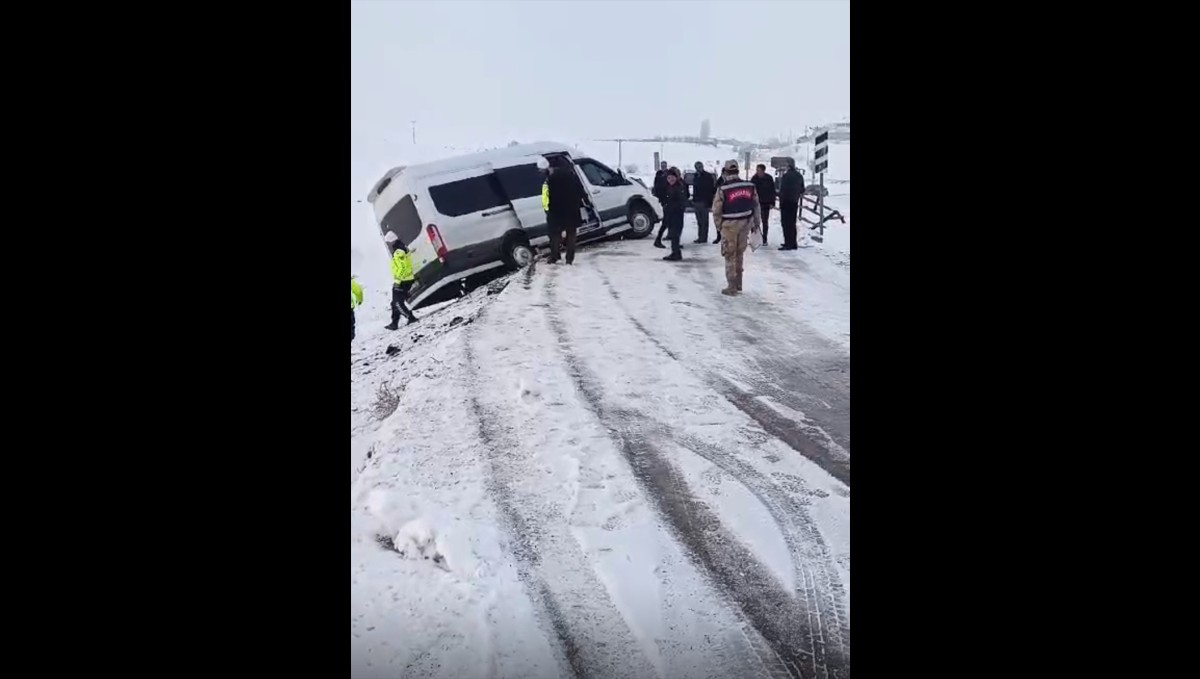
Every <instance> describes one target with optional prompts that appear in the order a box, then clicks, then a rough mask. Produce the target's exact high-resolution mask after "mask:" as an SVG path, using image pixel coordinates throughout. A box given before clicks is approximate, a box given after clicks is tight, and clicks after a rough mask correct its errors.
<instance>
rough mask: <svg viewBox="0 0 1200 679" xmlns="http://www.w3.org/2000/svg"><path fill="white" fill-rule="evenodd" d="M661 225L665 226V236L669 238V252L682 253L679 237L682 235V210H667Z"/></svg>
mask: <svg viewBox="0 0 1200 679" xmlns="http://www.w3.org/2000/svg"><path fill="white" fill-rule="evenodd" d="M663 225H664V226H666V227H667V238H670V239H671V254H672V255H679V254H682V250H683V249H682V248H680V247H679V239H680V238H681V237H683V212H668V213H666V214H665V215H663Z"/></svg>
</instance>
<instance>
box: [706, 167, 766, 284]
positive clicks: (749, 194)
mask: <svg viewBox="0 0 1200 679" xmlns="http://www.w3.org/2000/svg"><path fill="white" fill-rule="evenodd" d="M723 175H724V181H723V182H722V183H721V186H720V188H718V189H717V195H716V197H715V198H714V200H713V222H714V223H715V224H716V225H717V233H718V234H720V238H721V255H722V256H723V257H725V281H726V283H727V286H726V287H725V289H724V290H722V291H721V294H722V295H729V296H733V295H737V294H739V293H741V291H742V268H743V267H742V264H743V259H744V258H745V254H746V246H747V245H748V244H749V242H750V234H751V233H754V234H756V235H757V234H758V233H759V232H760V231H761V230H762V213H761V212H760V208H759V207H758V192H757V191H756V190H755V189H754V184H753V183H751V182H748V181H744V180H743V179H741V178H740V177H738V163H737V161H736V160H728V161H725V171H724V172H723Z"/></svg>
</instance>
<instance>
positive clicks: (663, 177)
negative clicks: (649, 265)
mask: <svg viewBox="0 0 1200 679" xmlns="http://www.w3.org/2000/svg"><path fill="white" fill-rule="evenodd" d="M666 188H667V163H666V161H663V162H662V163H660V164H659V168H658V172H655V173H654V188H653V189H651V190H650V195H652V196H654V197H655V198H657V199H658V202H659V204H660V205H662V204H663V194H664V193H665V192H666ZM666 230H667V223H666V222H665V221H664V222H663V223H662V224H659V225H658V235H657V236H655V237H654V243H655V247H660V248H661V247H664V246H663V244H662V237H663V233H665V232H666Z"/></svg>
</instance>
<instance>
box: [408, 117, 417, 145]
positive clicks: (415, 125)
mask: <svg viewBox="0 0 1200 679" xmlns="http://www.w3.org/2000/svg"><path fill="white" fill-rule="evenodd" d="M409 122H411V123H412V133H413V146H416V145H417V121H415V120H410V121H409Z"/></svg>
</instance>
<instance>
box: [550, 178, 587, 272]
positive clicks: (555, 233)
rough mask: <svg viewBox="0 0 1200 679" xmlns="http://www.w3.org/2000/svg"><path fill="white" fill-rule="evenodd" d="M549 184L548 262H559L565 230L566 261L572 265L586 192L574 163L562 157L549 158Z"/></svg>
mask: <svg viewBox="0 0 1200 679" xmlns="http://www.w3.org/2000/svg"><path fill="white" fill-rule="evenodd" d="M546 184H547V188H548V189H549V191H550V206H549V207H548V208H547V210H546V224H547V226H548V227H549V228H550V233H549V235H550V256H549V257H548V258H547V259H546V262H547V263H548V264H555V263H557V262H558V251H559V239H560V238H561V234H562V232H563V231H566V233H567V237H566V245H567V264H571V263H573V262H574V261H575V235H576V233H577V232H578V230H579V224H580V222H581V221H582V219H581V218H580V216H579V210H580V209H581V208H582V207H583V206H584V200H585V199H586V198H587V194H586V193H585V192H584V190H583V184H581V183H580V182H579V177H578V176H577V175H576V174H575V168H574V167H573V166H572V164H571V162H570V161H567V160H564V159H563V158H562V157H559V156H556V157H553V158H551V159H550V176H549V178H547V180H546Z"/></svg>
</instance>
